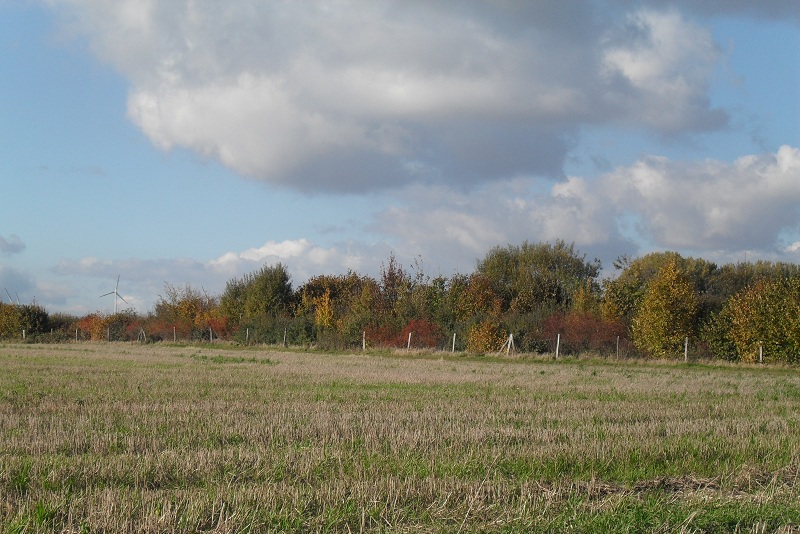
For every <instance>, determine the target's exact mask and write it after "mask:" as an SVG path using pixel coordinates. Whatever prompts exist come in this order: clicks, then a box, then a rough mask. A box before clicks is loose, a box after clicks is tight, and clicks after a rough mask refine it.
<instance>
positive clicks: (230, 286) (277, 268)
mask: <svg viewBox="0 0 800 534" xmlns="http://www.w3.org/2000/svg"><path fill="white" fill-rule="evenodd" d="M293 304H294V293H293V291H292V283H291V279H290V276H289V272H288V271H287V269H286V267H285V266H284V265H283V264H281V263H277V264H275V265H271V266H269V265H265V266H263V267H261V269H259V270H258V271H256V272H253V273H248V274H245V275H244V276H242V277H241V278H234V279H231V280H229V281H228V283H227V284H226V286H225V292H224V293H223V294H222V297H221V298H220V311H221V313H222V315H223V316H225V317H227V319H228V321H229V322H230V323H231V324H232V325H240V324H242V323H244V322H248V321H252V320H255V319H263V318H267V317H269V318H274V317H277V316H287V315H290V314H291V312H292V309H293Z"/></svg>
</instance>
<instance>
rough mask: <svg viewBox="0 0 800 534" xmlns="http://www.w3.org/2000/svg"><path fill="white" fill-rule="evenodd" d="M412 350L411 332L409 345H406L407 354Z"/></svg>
mask: <svg viewBox="0 0 800 534" xmlns="http://www.w3.org/2000/svg"><path fill="white" fill-rule="evenodd" d="M410 350H411V332H409V333H408V345H406V352H408V351H410Z"/></svg>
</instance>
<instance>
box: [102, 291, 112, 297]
mask: <svg viewBox="0 0 800 534" xmlns="http://www.w3.org/2000/svg"><path fill="white" fill-rule="evenodd" d="M109 295H114V292H113V291H111V292H109V293H104V294H102V295H100V297H107V296H109Z"/></svg>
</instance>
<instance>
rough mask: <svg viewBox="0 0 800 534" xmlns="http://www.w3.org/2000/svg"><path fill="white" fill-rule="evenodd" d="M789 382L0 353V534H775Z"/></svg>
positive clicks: (63, 350)
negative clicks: (598, 533)
mask: <svg viewBox="0 0 800 534" xmlns="http://www.w3.org/2000/svg"><path fill="white" fill-rule="evenodd" d="M799 478H800V370H798V369H797V368H788V367H759V366H743V365H739V366H732V365H727V364H690V365H686V364H683V363H666V362H614V361H603V360H590V359H586V360H582V359H565V360H559V361H554V360H552V359H550V358H538V357H537V358H534V357H531V358H522V357H516V358H493V357H491V358H487V357H472V358H468V357H464V356H461V357H450V355H449V354H445V355H439V354H417V355H413V354H412V355H406V354H405V353H396V354H391V353H371V354H370V353H368V354H323V353H310V352H291V351H285V352H276V351H274V350H273V351H270V350H267V349H260V350H255V349H237V348H234V347H223V346H216V347H214V346H166V345H165V346H159V345H136V344H127V343H124V344H123V343H118V344H68V345H59V346H47V345H0V531H2V532H9V533H13V532H75V533H77V532H200V531H212V532H251V531H252V532H265V531H337V532H358V531H387V532H397V531H401V532H402V531H409V532H410V531H414V532H418V531H427V532H476V531H481V532H483V531H509V532H511V531H514V532H516V531H519V532H527V531H550V532H564V531H576V532H591V531H606V532H637V531H644V532H651V531H661V532H674V531H684V532H697V531H703V532H730V531H741V532H774V531H779V532H795V531H797V530H798V529H799V528H800V484H799V482H800V480H799Z"/></svg>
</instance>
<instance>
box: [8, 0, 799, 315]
mask: <svg viewBox="0 0 800 534" xmlns="http://www.w3.org/2000/svg"><path fill="white" fill-rule="evenodd" d="M0 72H2V73H3V76H2V77H0V156H2V157H0V297H2V298H3V301H4V302H7V301H8V294H7V293H6V292H8V293H10V294H11V295H12V296H13V297H14V299H16V298H17V297H19V299H20V301H22V302H31V301H32V300H34V299H35V300H36V302H37V303H40V304H42V305H44V306H45V307H47V309H48V310H50V311H64V312H68V313H75V314H84V313H88V312H92V311H96V310H99V311H103V312H108V311H111V310H112V309H113V299H112V298H111V297H105V298H103V299H101V298H99V296H100V295H101V294H103V293H106V292H108V291H111V290H113V286H114V283H115V281H116V278H117V276H120V288H119V291H120V294H121V295H122V296H123V297H124V298H125V300H126V301H127V302H128V304H129V306H132V307H134V308H136V310H137V311H139V312H141V313H146V312H147V311H149V310H150V309H152V305H153V302H154V301H155V300H156V299H157V298H158V295H160V294H163V287H164V283H165V282H168V283H170V284H173V285H183V284H185V283H189V284H191V285H192V286H193V287H196V288H202V289H204V290H206V291H207V292H209V293H211V294H219V293H221V292H222V291H223V290H224V287H225V282H226V281H227V280H229V279H230V278H231V277H234V276H241V275H242V274H244V273H246V272H251V271H254V270H256V269H258V268H260V267H261V266H262V265H264V264H273V263H276V262H278V261H280V262H283V263H284V264H286V265H287V266H288V268H289V271H290V273H291V274H292V278H293V282H294V283H295V285H298V284H301V283H302V282H303V281H305V280H306V279H307V278H308V277H309V276H313V275H315V274H332V273H341V272H346V271H347V270H348V269H354V270H356V271H358V272H360V273H363V274H370V275H373V276H375V275H377V274H378V272H379V270H380V267H381V264H382V263H384V262H385V261H386V260H387V258H388V256H389V254H392V253H393V254H395V255H396V256H397V258H398V260H399V261H400V262H401V263H402V264H403V265H405V266H406V267H409V266H410V265H412V264H413V263H414V262H415V260H419V259H421V261H422V264H423V266H424V269H425V271H426V272H427V273H428V274H430V275H438V274H443V275H446V276H448V275H451V274H453V273H455V272H470V271H471V270H472V269H473V268H474V265H475V261H476V259H478V258H481V257H482V256H483V255H484V254H485V253H486V252H487V251H488V250H489V249H491V248H492V247H493V246H496V245H506V244H509V243H511V244H518V243H521V242H522V241H523V240H528V241H532V242H537V241H552V240H554V239H559V238H560V239H564V240H566V241H568V242H574V243H575V245H576V247H577V248H578V249H579V250H580V251H582V252H585V253H586V254H587V255H588V256H589V257H598V258H600V259H601V260H602V261H603V264H604V266H606V267H609V268H610V266H611V262H612V260H613V259H614V258H616V257H618V256H619V255H621V254H628V255H631V256H637V255H641V254H644V253H647V252H650V251H653V250H677V251H680V252H682V253H684V254H687V255H693V256H699V257H704V258H707V259H710V260H713V261H717V262H719V263H726V262H731V261H734V262H735V261H741V260H743V259H745V258H746V259H747V260H756V259H766V260H771V261H791V262H797V261H800V210H799V209H798V208H800V97H799V96H798V95H800V7H799V5H798V4H797V2H795V1H779V0H772V1H768V2H722V1H715V0H708V1H705V2H703V1H698V2H688V1H686V2H681V1H675V2H647V1H633V0H604V1H601V0H573V1H569V2H559V3H548V2H544V3H534V2H519V3H513V2H512V3H505V4H503V5H502V7H501V6H498V5H497V4H495V3H492V2H480V1H477V0H476V1H472V2H466V1H465V2H459V3H444V4H442V5H437V4H432V3H424V2H423V3H418V2H388V1H383V2H370V3H368V4H365V3H359V2H344V3H334V4H331V3H326V2H308V3H262V2H249V1H243V2H238V3H231V4H228V3H219V2H189V1H185V2H184V1H174V2H155V1H140V0H135V1H134V0H125V1H119V2H113V3H109V2H102V1H99V0H50V1H41V2H37V1H23V0H18V1H15V0H10V1H9V0H6V1H0Z"/></svg>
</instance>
